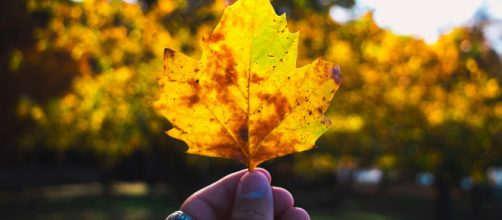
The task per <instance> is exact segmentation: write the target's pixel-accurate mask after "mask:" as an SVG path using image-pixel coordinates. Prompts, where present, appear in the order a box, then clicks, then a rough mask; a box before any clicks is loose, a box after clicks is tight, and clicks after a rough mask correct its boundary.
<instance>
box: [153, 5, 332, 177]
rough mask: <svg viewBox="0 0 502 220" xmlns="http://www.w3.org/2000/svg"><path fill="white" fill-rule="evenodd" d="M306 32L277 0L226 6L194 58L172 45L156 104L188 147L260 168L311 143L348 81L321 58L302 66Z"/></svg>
mask: <svg viewBox="0 0 502 220" xmlns="http://www.w3.org/2000/svg"><path fill="white" fill-rule="evenodd" d="M297 46H298V33H290V32H289V30H288V27H287V21H286V17H285V15H281V16H277V15H276V14H275V12H274V9H273V8H272V5H271V4H270V2H269V0H239V1H237V2H236V3H235V4H233V5H232V6H229V7H227V8H226V9H225V11H224V13H223V16H222V18H221V20H220V22H219V24H218V25H217V27H216V28H215V30H214V31H213V33H212V34H210V35H209V36H208V37H207V38H203V39H202V57H201V59H200V60H194V59H192V58H189V57H187V56H185V55H183V54H182V53H178V52H175V51H173V50H171V49H168V48H167V49H165V51H164V73H163V74H162V75H161V77H160V78H159V79H158V81H159V84H160V87H161V95H160V98H159V100H157V101H156V102H155V103H154V107H155V108H156V109H157V111H159V112H160V113H161V114H162V115H163V116H164V117H166V118H167V119H168V120H169V121H170V122H171V124H172V126H173V128H172V129H171V130H169V131H168V132H167V134H168V135H170V136H171V137H174V138H177V139H180V140H183V141H185V142H186V143H187V144H188V147H189V148H188V150H187V153H191V154H199V155H205V156H214V157H224V158H231V159H236V160H239V161H240V162H242V163H244V164H245V165H247V166H248V169H250V170H252V169H254V168H255V167H256V166H257V165H258V164H259V163H261V162H263V161H266V160H268V159H271V158H275V157H279V156H283V155H286V154H290V153H294V152H299V151H304V150H308V149H311V148H312V147H313V146H314V145H315V141H316V140H317V138H318V137H319V136H321V135H322V134H323V133H324V132H325V131H326V130H327V128H328V127H329V126H330V124H331V122H330V121H329V120H328V119H327V118H326V117H325V116H324V112H325V111H326V109H327V108H328V105H329V102H330V101H331V99H332V97H333V95H334V93H335V92H336V90H337V89H338V87H339V84H340V80H341V78H340V74H339V73H340V72H339V68H338V67H337V66H335V65H333V64H332V63H330V62H326V61H323V60H321V59H317V60H316V61H314V62H313V63H312V64H310V65H307V66H304V67H301V68H297V67H296V59H297Z"/></svg>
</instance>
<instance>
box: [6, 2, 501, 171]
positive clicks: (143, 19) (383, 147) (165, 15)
mask: <svg viewBox="0 0 502 220" xmlns="http://www.w3.org/2000/svg"><path fill="white" fill-rule="evenodd" d="M274 4H276V6H277V4H279V3H276V1H274ZM27 5H28V9H29V11H30V13H40V12H44V13H47V14H49V15H50V16H49V19H48V22H47V25H46V26H44V27H42V28H39V29H37V30H36V31H35V32H34V41H35V44H34V47H33V48H32V49H30V50H28V49H23V50H19V51H18V52H19V53H21V54H24V55H25V56H21V57H25V58H26V57H27V56H26V54H34V55H33V56H36V55H37V54H43V53H46V52H47V51H58V52H62V53H64V54H67V55H68V56H69V57H70V58H71V60H72V62H74V63H75V64H76V65H75V66H76V72H75V73H74V75H73V78H72V81H71V86H70V88H69V89H68V90H67V91H65V92H64V93H63V94H62V95H59V96H56V97H51V99H50V101H36V100H34V99H33V98H32V96H31V95H30V94H25V95H23V96H22V97H21V98H19V101H18V103H17V107H16V109H17V110H16V111H17V117H20V118H25V119H30V120H32V121H33V122H34V123H35V124H36V125H37V126H36V127H35V128H33V129H31V130H30V131H29V132H26V133H25V134H23V135H24V138H23V141H22V142H21V143H20V145H21V146H38V145H40V144H41V143H43V145H45V146H49V147H51V148H54V149H60V150H63V151H64V150H67V149H73V148H78V149H85V151H90V152H94V153H96V154H97V155H100V156H102V157H103V158H106V160H107V161H116V160H120V158H123V157H125V156H128V155H130V154H131V153H132V152H134V151H136V150H141V149H147V148H149V147H150V146H152V145H154V144H155V143H157V142H156V141H155V140H161V139H166V138H168V137H165V136H164V135H162V132H161V131H163V130H166V129H168V128H169V127H168V125H167V124H166V123H165V120H164V119H163V118H162V117H161V116H160V115H159V114H158V113H157V112H155V111H154V109H153V108H152V107H151V103H152V102H154V101H155V100H157V99H158V98H159V94H161V93H160V91H159V89H158V86H157V83H156V80H155V76H157V75H159V74H161V73H162V67H163V65H162V64H163V56H164V51H163V49H164V48H171V49H172V51H176V53H172V52H170V51H168V53H167V54H168V55H170V54H174V56H173V57H172V58H169V56H168V59H167V60H171V61H172V62H185V63H187V65H183V66H184V67H183V68H190V69H191V72H197V71H195V69H197V68H199V71H205V69H204V68H206V67H204V66H200V67H199V66H197V65H201V64H194V63H193V60H199V59H200V60H202V61H201V62H202V63H204V62H206V61H207V63H209V62H210V61H209V59H211V58H212V57H216V56H218V54H219V53H223V52H224V51H225V50H224V49H222V47H221V45H220V44H219V43H213V44H204V43H202V44H200V43H199V42H200V39H206V40H205V42H208V41H209V42H211V41H214V42H216V41H217V40H218V38H219V36H218V35H217V33H216V34H214V33H213V34H212V35H211V33H212V30H213V29H214V28H215V27H216V26H217V21H218V20H219V19H220V17H222V15H223V9H224V8H225V6H224V3H223V2H222V1H214V2H213V3H208V4H201V5H196V6H193V5H189V4H188V3H187V2H186V1H177V0H175V1H159V2H158V3H157V4H154V5H152V6H151V7H149V8H142V7H141V6H140V5H138V4H127V3H124V2H121V1H104V0H89V1H84V2H83V3H69V2H66V1H28V3H27ZM281 8H284V5H281ZM281 8H279V7H276V10H279V9H281ZM287 11H288V13H291V15H293V16H292V19H290V20H289V21H288V29H289V30H290V31H291V32H297V31H298V32H299V33H300V34H299V40H298V41H296V42H295V44H296V43H297V44H298V54H297V55H298V59H297V60H296V54H295V55H294V56H293V55H292V54H291V55H289V56H290V57H288V58H287V59H288V60H287V62H290V64H289V66H287V67H283V66H280V65H276V68H287V69H284V70H281V71H278V72H280V73H281V74H289V73H292V72H291V71H294V69H295V68H298V67H302V66H304V65H306V64H308V63H310V62H312V61H313V60H315V59H316V58H317V57H322V59H325V60H330V61H333V62H334V63H337V64H339V65H340V67H341V69H342V71H343V77H344V79H343V86H342V87H341V88H340V90H339V91H338V92H337V95H336V98H335V100H336V101H335V102H333V103H332V105H331V106H329V108H328V110H327V113H326V114H327V117H328V118H329V119H330V120H331V122H332V126H331V128H330V129H329V130H327V132H326V133H325V134H324V135H323V137H321V138H320V139H319V140H318V141H317V143H316V144H317V145H318V146H320V147H319V148H318V149H317V150H315V151H313V152H311V153H309V154H300V155H297V156H295V159H296V163H294V164H289V165H288V166H294V167H293V168H294V169H295V170H297V171H300V172H303V173H304V174H306V176H308V174H309V173H316V174H319V173H322V171H330V170H333V169H334V168H336V167H340V166H356V165H363V166H367V165H378V166H379V167H383V168H385V169H398V168H403V167H404V168H406V169H408V170H412V171H419V170H431V171H442V170H457V171H458V172H460V173H459V174H458V175H465V174H470V175H473V176H476V175H478V176H479V174H480V173H482V172H483V169H485V168H486V167H488V166H492V165H495V164H497V163H500V161H501V158H502V149H501V148H500V146H502V140H501V138H500V137H502V121H501V119H502V101H501V100H502V99H501V94H502V93H501V89H500V86H501V85H500V83H501V81H502V75H501V72H500V69H501V68H502V67H501V65H500V58H498V57H497V55H496V54H495V53H494V52H493V51H492V50H491V49H490V47H489V45H488V44H487V43H486V42H485V40H484V38H483V35H482V32H481V31H480V30H479V28H478V27H476V26H472V27H459V28H456V29H454V30H453V31H452V32H450V33H448V34H446V35H444V36H442V37H441V38H440V39H439V40H438V41H437V42H436V43H433V44H428V43H425V42H424V41H422V40H420V39H416V38H413V37H409V36H399V35H396V34H394V33H392V32H390V31H388V30H386V29H382V28H380V27H378V26H377V25H376V24H375V23H374V21H373V18H372V15H371V13H370V14H367V15H365V16H363V17H361V18H360V19H358V20H356V21H352V22H349V23H347V24H344V25H341V24H338V23H335V22H334V21H332V20H331V19H330V18H329V17H328V16H327V15H326V14H323V13H316V11H315V10H311V9H308V10H307V9H303V8H300V7H294V5H292V6H291V8H289V10H287ZM296 15H302V16H296ZM288 16H289V15H288ZM281 19H283V18H281ZM281 22H284V21H281ZM267 24H269V22H267ZM283 26H285V23H281V25H280V28H283ZM223 27H224V26H221V25H220V28H223ZM217 30H218V29H217ZM289 35H290V33H289V32H288V31H286V32H285V35H284V36H289ZM293 35H294V34H291V36H293ZM208 36H209V37H208ZM274 40H278V41H279V40H280V39H275V38H274ZM221 42H225V43H227V41H221ZM246 42H247V41H246V40H244V39H242V40H241V41H240V42H239V43H240V44H243V43H246ZM290 43H291V42H290ZM215 45H217V46H218V47H219V49H218V50H217V52H215V53H216V54H212V55H209V53H210V52H208V51H210V50H209V49H211V47H212V46H215ZM228 46H229V47H231V50H230V51H231V52H232V54H233V55H235V54H236V53H235V51H237V50H239V48H232V47H233V46H235V45H228ZM264 47H265V46H264ZM266 47H270V46H266ZM245 48H247V47H245ZM262 49H266V48H262ZM270 49H273V51H272V52H277V53H279V52H281V51H279V50H278V48H270ZM282 52H284V51H282ZM19 53H17V52H16V53H12V54H13V55H12V58H13V59H14V58H16V59H19V57H20V56H19ZM181 53H184V54H186V55H187V56H190V57H194V58H193V60H192V58H188V57H187V56H184V55H181ZM16 54H17V55H16ZM242 54H246V53H242ZM274 56H275V55H274ZM199 57H200V58H199ZM275 57H276V59H271V60H270V62H271V63H270V64H271V65H272V66H273V63H276V62H278V59H280V57H279V56H275ZM53 59H57V57H53ZM283 59H284V61H286V58H283ZM239 60H241V58H239V59H235V60H234V62H236V64H237V62H239ZM243 60H245V59H243ZM248 60H249V59H248ZM28 61H29V60H28V58H26V59H25V62H28ZM16 62H21V63H22V62H23V61H16ZM222 62H223V63H221V62H220V63H218V62H216V63H215V65H216V64H219V65H222V67H223V68H225V65H228V64H229V63H228V62H229V61H222ZM295 62H296V64H295ZM14 64H16V63H15V62H14ZM239 65H240V63H239ZM314 65H316V64H314ZM21 66H22V65H21ZM14 67H17V66H16V65H13V71H16V68H14ZM41 68H43V66H42V67H41ZM166 68H167V69H169V68H171V67H170V66H169V65H168V66H167V67H166ZM176 68H182V67H180V66H178V67H176ZM328 70H329V68H328ZM236 71H237V73H236V74H244V72H243V71H242V70H236ZM266 71H268V70H264V72H263V73H265V72H266ZM321 72H322V71H321ZM53 74H54V75H51V76H47V77H54V78H57V74H58V73H56V72H54V73H53ZM283 76H285V75H283ZM177 77H178V76H177ZM179 77H181V76H179ZM261 77H264V76H263V75H259V76H257V78H256V79H257V81H259V80H258V79H259V78H261ZM244 78H245V77H244ZM164 80H166V79H164ZM189 80H196V79H195V78H190V79H189ZM204 80H205V81H204ZM204 80H202V81H200V82H201V83H205V85H209V84H210V83H211V81H210V80H208V79H204ZM232 80H238V79H234V78H232ZM192 83H193V81H192ZM256 85H260V84H256ZM332 87H333V86H332ZM174 88H176V87H171V86H168V87H163V88H162V90H164V91H165V92H166V90H170V89H174ZM243 88H246V87H243ZM268 88H280V87H277V86H257V87H256V89H263V90H267V89H268ZM295 89H299V88H297V87H296V86H291V87H288V89H286V90H291V95H292V94H295V91H294V90H295ZM218 91H221V90H218ZM232 91H233V89H232ZM270 92H272V91H270ZM283 92H284V94H286V91H283ZM192 93H193V91H192ZM192 93H190V94H192ZM262 93H264V92H262ZM162 94H163V95H165V94H166V93H162ZM187 94H188V93H187ZM264 94H265V93H264ZM271 94H272V93H271ZM330 94H332V93H329V94H328V93H326V95H330ZM180 95H181V94H180ZM215 96H217V94H215ZM256 97H258V96H256ZM291 97H294V95H292V96H291ZM320 97H321V98H322V96H320ZM269 98H272V96H270V97H269ZM285 98H287V99H289V95H286V97H285ZM161 99H162V96H161ZM208 99H211V97H197V98H196V97H192V98H188V99H185V101H184V102H185V103H184V106H182V107H183V108H187V109H188V107H189V106H192V107H194V108H195V107H197V105H199V103H201V102H202V103H204V102H207V100H208ZM329 99H331V97H327V100H329ZM256 101H257V102H259V100H256ZM289 103H294V102H293V101H290V102H289ZM326 103H327V102H326ZM335 103H336V104H335ZM172 104H173V103H168V102H166V103H164V105H165V106H164V107H165V108H166V109H172V108H177V107H178V106H171V105H172ZM236 104H237V103H236ZM326 107H327V106H326ZM222 108H224V106H222ZM269 108H270V109H269V110H267V111H266V112H268V113H270V112H273V111H272V109H273V106H272V105H271V106H269ZM292 109H293V106H291V110H292ZM288 110H289V108H288ZM314 110H315V109H314ZM324 110H325V109H324V106H323V108H322V111H321V112H324ZM180 111H181V109H180ZM222 111H223V110H222ZM161 112H162V111H161ZM313 112H316V111H313ZM162 114H164V115H167V117H168V118H170V117H171V116H169V115H168V113H167V112H162ZM302 114H304V113H302ZM307 114H308V110H307ZM321 115H322V114H317V113H316V117H317V116H319V117H320V116H321ZM241 117H243V118H246V115H245V114H244V115H242V116H241ZM252 117H254V116H252ZM256 117H261V116H259V115H256ZM250 119H251V120H253V119H252V118H250ZM258 119H259V118H256V120H258ZM208 120H210V119H209V118H208ZM316 120H317V119H316ZM170 121H171V122H172V125H173V126H174V128H175V129H174V130H173V131H172V133H176V132H178V134H177V135H174V136H177V137H180V136H181V133H179V132H180V130H176V126H178V125H177V124H176V123H174V122H173V121H172V120H171V119H170ZM241 121H242V120H241ZM317 122H319V121H318V120H317V121H316V123H317ZM211 126H212V125H211ZM211 126H209V127H207V128H204V129H205V130H207V131H208V132H218V131H219V130H214V129H213V127H211ZM215 126H216V125H215ZM239 126H240V124H236V125H235V127H232V133H233V136H234V137H239ZM248 126H249V127H248V132H252V131H253V129H256V128H255V127H253V125H252V123H251V124H248ZM268 133H269V132H268ZM320 133H321V132H319V133H316V135H317V134H320ZM201 135H204V134H201ZM211 135H218V134H217V133H215V134H212V133H211ZM201 137H202V136H201ZM252 138H253V137H252V136H251V135H250V136H248V137H247V139H248V140H251V142H252V141H253V140H252ZM244 139H245V138H244ZM309 140H310V139H309ZM312 140H314V139H312ZM312 140H310V141H309V145H310V144H313V143H312ZM189 146H191V145H190V143H189ZM305 146H306V145H305ZM165 147H170V146H165ZM189 149H191V148H189ZM304 149H307V147H302V150H304ZM189 151H190V150H189ZM232 158H235V157H233V156H232ZM265 159H268V158H262V159H259V160H257V161H255V163H256V164H257V163H259V162H262V161H263V160H265ZM450 173H453V172H450ZM452 175H453V174H452ZM455 175H456V174H455ZM479 179H480V180H481V179H482V178H481V177H480V178H479Z"/></svg>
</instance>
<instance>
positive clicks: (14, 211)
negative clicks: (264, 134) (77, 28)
mask: <svg viewBox="0 0 502 220" xmlns="http://www.w3.org/2000/svg"><path fill="white" fill-rule="evenodd" d="M30 193H31V192H29V193H26V192H25V193H17V194H16V193H10V194H8V195H7V194H3V195H2V194H0V197H1V198H0V213H2V219H30V220H59V219H61V220H63V219H72V220H80V219H82V220H87V219H92V220H101V219H103V220H107V219H114V220H115V219H125V220H129V219H131V220H136V219H137V220H142V219H145V220H146V219H160V220H161V219H165V217H166V216H167V215H168V214H169V213H171V212H173V211H174V210H176V209H177V207H178V206H179V203H180V202H179V201H177V199H175V198H173V197H172V196H171V193H168V192H165V193H161V194H154V195H148V194H143V195H135V196H130V195H129V196H123V195H122V196H103V195H101V194H93V193H89V194H86V193H85V191H84V193H83V194H79V195H78V196H67V195H65V196H60V197H47V196H46V197H43V196H38V197H37V196H30ZM6 195H7V196H6ZM16 195H22V196H16ZM294 195H295V199H296V204H297V205H298V206H301V207H305V208H306V209H307V210H308V211H309V213H310V215H311V217H312V219H314V220H328V219H337V220H356V219H357V220H401V219H410V220H415V219H417V220H418V219H433V208H434V201H433V200H432V199H431V198H427V197H418V196H409V195H408V196H404V195H381V196H349V197H346V198H344V199H342V200H334V199H333V198H331V196H329V195H328V193H327V192H323V191H319V192H317V191H313V192H297V193H294ZM454 206H455V216H456V217H457V218H456V219H459V220H463V219H476V218H473V217H472V216H473V215H472V213H471V209H470V206H469V202H468V200H466V199H461V200H457V201H454ZM486 207H487V208H486V209H485V212H484V213H488V214H489V215H487V216H486V217H484V218H483V219H499V218H498V217H497V216H500V215H501V214H502V209H501V208H502V207H501V206H500V204H499V203H497V204H496V206H494V204H491V205H488V206H486Z"/></svg>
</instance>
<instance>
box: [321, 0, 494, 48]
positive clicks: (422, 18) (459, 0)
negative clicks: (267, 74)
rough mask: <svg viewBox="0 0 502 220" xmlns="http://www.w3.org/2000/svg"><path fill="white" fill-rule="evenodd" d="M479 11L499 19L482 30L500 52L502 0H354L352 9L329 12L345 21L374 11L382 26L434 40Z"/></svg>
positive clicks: (426, 39)
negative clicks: (354, 3)
mask: <svg viewBox="0 0 502 220" xmlns="http://www.w3.org/2000/svg"><path fill="white" fill-rule="evenodd" d="M481 10H484V11H485V12H486V14H487V15H488V16H489V17H491V18H494V19H496V20H498V21H499V24H498V26H495V27H488V28H487V29H488V30H486V31H485V33H486V34H487V35H488V36H487V38H488V39H489V41H490V43H492V44H493V45H494V46H495V47H496V49H497V50H498V52H499V54H502V0H420V1H417V0H357V1H356V5H355V7H354V8H353V9H350V10H347V9H343V8H340V7H333V8H332V9H331V10H330V14H331V16H332V17H333V19H334V20H336V21H339V22H341V23H344V22H347V21H350V20H353V19H355V18H357V17H359V16H361V15H362V14H364V13H365V12H367V11H373V12H374V19H375V22H376V23H377V24H378V25H380V26H381V27H385V28H388V29H390V30H392V31H394V32H395V33H398V34H402V35H412V36H416V37H419V38H423V39H424V40H425V41H426V42H428V43H433V42H435V41H436V40H437V39H438V37H439V36H440V34H441V33H447V32H449V31H450V30H451V29H452V28H453V27H455V26H461V25H468V24H469V22H471V23H472V22H473V18H474V16H475V15H476V13H479V12H480V11H481Z"/></svg>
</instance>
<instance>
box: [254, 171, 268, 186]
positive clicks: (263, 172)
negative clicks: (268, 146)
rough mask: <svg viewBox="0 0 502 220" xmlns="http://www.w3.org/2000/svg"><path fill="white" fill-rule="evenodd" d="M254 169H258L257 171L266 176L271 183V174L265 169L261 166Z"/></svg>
mask: <svg viewBox="0 0 502 220" xmlns="http://www.w3.org/2000/svg"><path fill="white" fill-rule="evenodd" d="M254 171H258V172H260V173H262V174H263V175H265V176H266V177H267V180H268V182H269V183H272V176H271V175H270V173H269V172H268V171H267V170H266V169H263V168H261V167H257V168H256V169H254Z"/></svg>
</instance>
